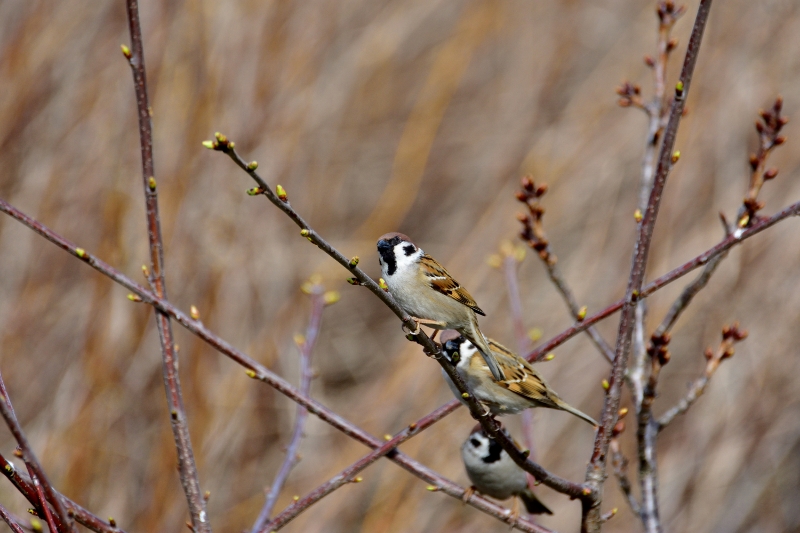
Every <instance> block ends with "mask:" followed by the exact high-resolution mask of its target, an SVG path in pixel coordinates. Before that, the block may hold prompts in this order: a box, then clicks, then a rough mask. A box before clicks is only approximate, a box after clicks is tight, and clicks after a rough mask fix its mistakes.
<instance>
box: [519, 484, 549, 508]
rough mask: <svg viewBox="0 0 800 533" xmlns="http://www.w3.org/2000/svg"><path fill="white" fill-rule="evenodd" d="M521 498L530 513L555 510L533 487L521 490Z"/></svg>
mask: <svg viewBox="0 0 800 533" xmlns="http://www.w3.org/2000/svg"><path fill="white" fill-rule="evenodd" d="M519 499H520V500H522V503H523V504H525V509H526V510H527V511H528V514H553V511H551V510H550V509H548V508H547V506H546V505H545V504H543V503H542V502H541V500H539V498H537V497H536V494H534V493H533V491H531V489H525V491H524V492H520V494H519Z"/></svg>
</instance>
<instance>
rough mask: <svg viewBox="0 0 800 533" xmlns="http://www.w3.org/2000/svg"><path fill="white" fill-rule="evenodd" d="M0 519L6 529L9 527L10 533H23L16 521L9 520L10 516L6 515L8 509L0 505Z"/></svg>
mask: <svg viewBox="0 0 800 533" xmlns="http://www.w3.org/2000/svg"><path fill="white" fill-rule="evenodd" d="M0 518H2V519H3V521H4V522H5V523H6V524H8V527H10V528H11V531H13V532H14V533H25V532H24V531H23V530H22V528H21V527H19V524H18V523H17V521H16V520H14V519H13V518H11V515H10V514H9V513H8V509H6V508H5V507H3V505H2V504H0ZM54 531H55V530H54Z"/></svg>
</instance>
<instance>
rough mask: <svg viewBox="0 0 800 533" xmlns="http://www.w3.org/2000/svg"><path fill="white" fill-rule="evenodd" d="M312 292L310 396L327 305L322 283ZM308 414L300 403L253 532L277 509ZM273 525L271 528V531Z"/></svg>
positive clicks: (305, 353)
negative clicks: (316, 347)
mask: <svg viewBox="0 0 800 533" xmlns="http://www.w3.org/2000/svg"><path fill="white" fill-rule="evenodd" d="M309 291H310V293H311V318H310V320H309V323H308V327H307V328H306V335H305V337H304V339H303V342H302V344H301V346H300V394H302V395H303V396H308V394H309V391H310V390H311V377H312V375H313V372H312V370H311V352H312V351H313V349H314V345H315V344H316V342H317V337H318V335H319V328H320V325H321V323H322V310H323V308H324V307H325V295H324V294H323V288H322V285H320V284H319V283H315V284H312V286H311V287H310V288H309ZM307 416H308V409H306V408H305V407H303V406H302V405H300V404H297V414H296V416H295V421H294V431H293V432H292V438H291V440H290V442H289V446H288V448H287V449H286V458H285V459H284V461H283V464H282V465H281V468H280V470H278V475H277V476H275V480H274V481H273V482H272V487H270V489H269V494H267V501H266V502H265V503H264V507H263V508H262V509H261V512H260V513H259V514H258V518H257V519H256V521H255V523H254V524H253V527H252V528H251V529H250V531H251V532H252V533H256V532H257V531H260V530H262V529H263V527H264V524H266V523H267V521H269V517H270V516H271V515H272V510H273V509H274V508H275V503H276V502H277V501H278V495H279V494H280V492H281V489H282V488H283V485H284V484H285V483H286V479H287V478H288V477H289V472H291V470H292V468H294V466H295V465H296V464H297V462H298V460H299V456H298V453H297V450H298V449H299V448H300V441H301V440H302V438H303V429H304V427H305V422H306V417H307ZM272 529H274V528H268V529H267V530H268V531H271V530H272Z"/></svg>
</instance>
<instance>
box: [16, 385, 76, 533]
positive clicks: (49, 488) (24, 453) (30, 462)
mask: <svg viewBox="0 0 800 533" xmlns="http://www.w3.org/2000/svg"><path fill="white" fill-rule="evenodd" d="M0 390H2V391H3V397H2V401H0V415H2V417H3V419H4V420H5V422H6V425H7V426H8V429H10V430H11V434H12V435H14V439H15V440H16V441H17V445H18V446H19V456H20V457H21V458H22V460H23V461H25V464H26V465H27V467H28V468H29V469H30V471H31V475H33V474H35V475H36V478H38V481H39V483H38V486H36V485H35V484H33V483H32V485H34V486H33V493H34V494H35V499H36V502H37V503H36V504H35V505H36V506H37V507H40V508H41V510H42V513H43V514H44V515H45V516H47V514H48V513H49V509H48V506H47V504H48V503H49V504H50V505H52V506H53V509H54V510H55V512H56V515H57V516H58V521H59V525H60V526H61V529H55V525H54V523H53V519H52V518H51V519H50V520H49V522H48V524H50V525H52V528H53V531H67V532H74V531H75V528H74V526H73V524H72V520H71V518H70V516H69V515H68V514H67V512H66V510H65V509H64V504H63V502H62V501H61V498H60V495H59V494H58V493H57V492H56V490H55V489H54V488H53V485H52V484H51V483H50V480H48V479H47V475H46V474H45V473H44V469H42V465H41V464H39V460H38V459H37V458H36V454H34V453H33V448H31V445H30V443H29V442H28V438H27V437H26V436H25V433H24V432H23V431H22V426H20V425H19V422H18V421H17V416H16V413H15V412H14V407H13V405H11V398H10V397H9V396H8V392H7V391H6V386H5V382H3V376H2V375H1V374H0ZM45 500H46V501H45Z"/></svg>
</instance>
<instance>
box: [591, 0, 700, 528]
mask: <svg viewBox="0 0 800 533" xmlns="http://www.w3.org/2000/svg"><path fill="white" fill-rule="evenodd" d="M710 9H711V0H701V1H700V6H699V7H698V11H697V17H696V18H695V22H694V27H693V28H692V35H691V38H690V39H689V44H688V46H687V49H686V57H685V59H684V63H683V68H682V69H681V74H680V78H679V81H678V83H677V84H676V86H675V98H674V99H673V101H672V106H671V109H670V113H669V121H668V122H667V126H666V129H665V131H664V140H663V142H662V145H661V150H660V152H659V156H658V166H657V167H656V171H655V176H654V179H653V186H652V190H651V191H650V196H649V199H648V202H647V207H646V209H645V210H644V212H643V217H642V221H641V223H640V224H639V228H638V230H639V231H638V236H637V239H636V247H635V249H634V254H633V260H632V265H631V273H630V277H629V279H628V288H627V290H626V293H625V303H624V304H623V306H622V312H621V317H620V322H619V330H618V332H617V345H616V355H615V358H614V364H613V366H612V370H611V375H610V376H609V380H608V382H609V389H608V392H607V394H606V399H605V402H604V405H603V413H602V417H601V422H600V428H599V429H598V432H597V436H596V437H595V442H594V447H593V451H592V457H591V460H590V461H589V465H588V467H587V469H586V483H587V485H588V486H589V487H591V488H592V489H593V491H594V494H595V497H594V498H592V499H591V500H590V499H584V500H583V501H582V503H583V519H582V521H581V531H583V532H596V531H600V528H601V525H602V516H601V512H600V504H601V502H602V497H601V496H600V493H601V489H602V487H603V483H604V482H605V478H606V463H607V458H608V457H607V456H608V447H609V441H610V439H611V435H612V429H613V427H614V425H615V424H616V422H617V417H618V411H619V403H620V393H621V391H622V382H623V378H624V376H625V372H626V370H627V363H628V356H629V354H630V351H631V341H632V337H633V331H634V326H635V314H636V308H637V303H638V300H639V297H640V295H641V291H642V285H643V282H644V275H645V267H646V266H647V259H648V254H649V251H650V243H651V242H652V237H653V228H654V227H655V222H656V217H657V215H658V208H659V205H660V203H661V195H662V193H663V191H664V185H665V184H666V181H667V175H668V174H669V171H670V169H671V167H672V165H673V162H672V156H673V148H674V146H675V137H676V135H677V132H678V124H679V123H680V119H681V115H682V113H683V108H684V102H685V101H686V96H687V94H688V91H689V88H690V85H691V81H692V75H693V73H694V67H695V65H696V63H697V56H698V52H699V49H700V43H701V41H702V38H703V31H704V30H705V26H706V22H707V21H708V15H709V12H710Z"/></svg>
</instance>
